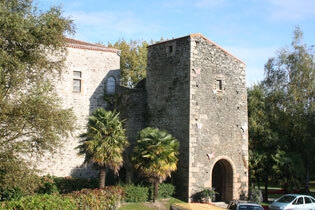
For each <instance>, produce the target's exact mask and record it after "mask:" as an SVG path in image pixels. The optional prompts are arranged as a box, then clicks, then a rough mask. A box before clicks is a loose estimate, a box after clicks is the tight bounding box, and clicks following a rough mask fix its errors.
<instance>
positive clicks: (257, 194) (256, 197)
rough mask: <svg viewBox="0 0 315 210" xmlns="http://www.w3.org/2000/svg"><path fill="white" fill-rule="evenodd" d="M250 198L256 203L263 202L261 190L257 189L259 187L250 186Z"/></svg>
mask: <svg viewBox="0 0 315 210" xmlns="http://www.w3.org/2000/svg"><path fill="white" fill-rule="evenodd" d="M249 200H250V201H254V202H256V203H261V202H262V200H263V198H262V193H261V190H260V189H257V188H250V189H249Z"/></svg>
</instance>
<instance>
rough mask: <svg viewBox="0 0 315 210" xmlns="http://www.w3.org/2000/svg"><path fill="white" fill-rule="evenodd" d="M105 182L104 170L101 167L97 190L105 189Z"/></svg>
mask: <svg viewBox="0 0 315 210" xmlns="http://www.w3.org/2000/svg"><path fill="white" fill-rule="evenodd" d="M105 180H106V168H105V167H101V168H100V174H99V188H104V187H105Z"/></svg>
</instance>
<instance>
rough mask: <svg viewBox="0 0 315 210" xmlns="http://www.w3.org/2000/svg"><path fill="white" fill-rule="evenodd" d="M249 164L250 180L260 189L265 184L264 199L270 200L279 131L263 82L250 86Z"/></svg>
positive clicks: (248, 91)
mask: <svg viewBox="0 0 315 210" xmlns="http://www.w3.org/2000/svg"><path fill="white" fill-rule="evenodd" d="M247 93H248V97H247V98H248V122H249V164H250V170H249V172H250V174H249V178H250V182H251V184H252V187H254V185H255V184H257V185H258V189H260V183H263V184H264V187H265V189H264V190H265V192H264V194H263V195H264V200H265V201H267V200H268V184H269V180H270V179H271V177H270V174H272V167H271V166H272V165H273V164H275V163H274V160H273V159H272V155H273V154H274V151H277V149H278V147H279V145H278V144H279V143H278V137H277V133H276V132H275V131H274V130H273V128H272V123H271V122H273V121H272V114H271V113H270V112H269V108H270V107H269V106H268V105H267V104H266V94H265V91H264V89H263V86H262V85H261V84H258V85H254V86H252V87H251V88H248V90H247Z"/></svg>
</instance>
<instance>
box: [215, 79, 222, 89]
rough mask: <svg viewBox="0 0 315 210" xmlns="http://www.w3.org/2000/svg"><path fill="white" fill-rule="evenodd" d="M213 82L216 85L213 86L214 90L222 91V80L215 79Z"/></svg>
mask: <svg viewBox="0 0 315 210" xmlns="http://www.w3.org/2000/svg"><path fill="white" fill-rule="evenodd" d="M215 82H216V84H215V87H216V89H217V90H222V80H220V79H217V80H216V81H215Z"/></svg>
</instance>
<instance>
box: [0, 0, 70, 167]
mask: <svg viewBox="0 0 315 210" xmlns="http://www.w3.org/2000/svg"><path fill="white" fill-rule="evenodd" d="M0 28H1V30H0V46H1V47H0V153H1V155H2V156H6V157H9V158H12V159H14V158H18V157H17V156H16V154H18V153H19V154H25V153H29V152H34V151H36V154H41V152H42V151H44V150H49V151H52V150H53V149H54V147H55V146H57V145H59V143H60V142H61V139H62V138H63V137H65V136H67V135H68V134H69V131H71V130H72V129H73V120H74V115H73V114H72V111H71V110H67V109H63V108H62V107H61V105H60V100H59V98H58V97H57V95H56V93H55V90H54V86H53V84H52V83H51V81H52V79H53V78H57V77H58V75H59V73H60V72H61V70H62V67H63V61H64V58H65V56H66V53H65V52H66V45H65V38H64V36H65V33H72V32H73V24H72V21H71V20H69V19H67V18H64V17H63V16H62V14H61V11H60V8H58V7H52V8H51V9H50V10H48V11H47V12H41V11H38V10H37V8H36V7H35V6H33V3H32V1H31V0H1V1H0ZM34 154H35V153H34ZM3 167H6V166H5V165H2V164H1V163H0V168H2V169H4V168H3ZM7 169H8V168H7ZM7 169H4V172H5V173H10V172H9V171H8V170H7Z"/></svg>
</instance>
